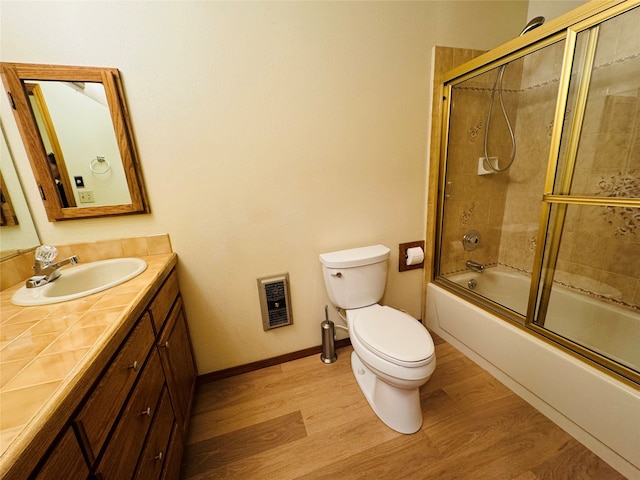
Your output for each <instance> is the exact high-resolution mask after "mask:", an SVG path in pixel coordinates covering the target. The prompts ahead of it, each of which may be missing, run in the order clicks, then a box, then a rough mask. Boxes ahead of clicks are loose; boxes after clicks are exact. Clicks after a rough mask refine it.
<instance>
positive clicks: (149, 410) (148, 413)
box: [140, 407, 151, 415]
mask: <svg viewBox="0 0 640 480" xmlns="http://www.w3.org/2000/svg"><path fill="white" fill-rule="evenodd" d="M140 415H151V407H147V409H146V410H143V411H142V412H140Z"/></svg>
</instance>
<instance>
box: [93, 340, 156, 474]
mask: <svg viewBox="0 0 640 480" xmlns="http://www.w3.org/2000/svg"><path fill="white" fill-rule="evenodd" d="M163 386H164V375H163V374H162V366H161V365H160V361H159V360H158V354H157V352H155V351H153V352H152V353H151V357H150V358H149V360H148V361H147V364H146V365H145V367H144V369H143V371H142V374H141V376H140V381H139V382H138V383H137V384H136V386H135V389H134V390H133V393H132V394H131V398H129V401H128V402H127V405H126V407H125V409H124V411H123V412H122V417H120V421H119V422H118V424H117V426H116V428H115V430H114V433H113V435H112V436H111V439H110V440H109V443H108V444H107V446H106V448H105V451H104V455H103V456H102V459H101V460H100V461H99V465H98V468H97V469H96V475H97V476H98V478H101V479H103V480H124V479H130V478H132V477H133V473H134V471H135V469H136V465H137V464H138V457H139V456H140V452H141V451H142V446H143V445H144V442H145V439H146V437H147V432H148V431H149V427H150V426H151V420H152V418H153V417H154V415H155V411H156V406H157V405H158V402H159V400H160V394H161V393H162V388H163Z"/></svg>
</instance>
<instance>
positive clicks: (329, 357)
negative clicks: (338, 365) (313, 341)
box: [320, 320, 338, 363]
mask: <svg viewBox="0 0 640 480" xmlns="http://www.w3.org/2000/svg"><path fill="white" fill-rule="evenodd" d="M320 328H321V331H322V353H321V354H320V360H322V362H323V363H333V362H335V361H336V360H337V359H338V355H337V354H336V343H335V340H336V328H335V325H334V324H333V322H332V321H331V320H325V321H324V322H322V324H321V325H320Z"/></svg>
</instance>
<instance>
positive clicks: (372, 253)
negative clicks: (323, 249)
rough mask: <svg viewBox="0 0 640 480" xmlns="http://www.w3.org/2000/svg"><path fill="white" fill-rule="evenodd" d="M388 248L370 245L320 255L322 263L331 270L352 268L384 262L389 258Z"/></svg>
mask: <svg viewBox="0 0 640 480" xmlns="http://www.w3.org/2000/svg"><path fill="white" fill-rule="evenodd" d="M390 251H391V250H389V248H388V247H385V246H384V245H370V246H368V247H358V248H351V249H349V250H340V251H338V252H329V253H321V254H320V262H322V264H323V265H324V266H325V267H329V268H350V267H360V266H362V265H371V264H373V263H379V262H384V261H385V260H386V259H387V258H389V252H390Z"/></svg>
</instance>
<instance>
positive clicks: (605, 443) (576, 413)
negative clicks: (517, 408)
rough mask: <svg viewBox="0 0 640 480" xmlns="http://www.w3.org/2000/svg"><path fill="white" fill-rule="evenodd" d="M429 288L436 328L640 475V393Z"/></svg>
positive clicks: (619, 465) (429, 315)
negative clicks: (551, 373)
mask: <svg viewBox="0 0 640 480" xmlns="http://www.w3.org/2000/svg"><path fill="white" fill-rule="evenodd" d="M427 290H428V293H427V312H426V324H427V327H428V328H429V329H431V330H433V331H434V332H435V333H436V334H438V335H440V336H441V337H442V338H443V339H445V340H446V341H447V342H449V343H450V344H451V345H452V346H454V347H455V348H457V349H458V350H460V351H461V352H463V353H464V354H465V355H467V356H468V357H469V358H470V359H471V360H473V361H474V362H475V363H477V364H478V365H480V366H481V367H482V368H483V369H485V370H487V371H488V372H489V373H490V374H491V375H492V376H494V377H495V378H496V379H498V380H499V381H500V382H501V383H503V384H504V385H506V386H507V387H508V388H509V389H511V390H512V391H513V392H514V393H516V394H517V395H518V396H520V397H521V398H523V399H524V400H525V401H527V402H528V403H529V404H531V405H532V406H534V407H535V408H536V409H537V410H539V411H540V412H541V413H543V414H544V415H545V416H546V417H548V418H549V419H550V420H551V421H553V422H554V423H555V424H557V425H558V426H559V427H560V428H562V429H563V430H565V431H566V432H567V433H569V434H570V435H571V436H573V437H574V438H576V439H577V440H578V441H580V442H581V443H582V444H583V445H585V446H586V447H587V448H589V449H590V450H591V451H592V452H594V453H595V454H596V455H598V456H599V457H600V458H602V459H603V460H604V461H606V462H607V463H608V464H609V465H611V466H612V467H613V468H615V469H616V470H618V471H619V472H620V473H621V474H623V475H625V476H626V477H628V478H630V479H640V392H638V391H637V390H635V389H633V387H631V386H629V385H626V384H624V383H622V382H619V381H617V380H615V379H614V378H612V377H609V376H607V375H605V374H603V373H601V372H599V371H598V370H596V369H595V368H593V367H591V366H589V365H587V364H585V363H584V362H581V361H579V360H577V359H576V358H574V357H572V356H571V355H568V354H567V353H565V352H563V351H562V350H560V349H558V348H555V347H553V346H551V345H549V344H547V343H546V342H544V341H542V340H540V339H538V338H537V337H535V336H533V335H532V334H529V333H527V332H523V331H522V330H521V329H519V328H517V327H515V326H513V325H511V324H510V323H508V322H506V321H503V320H501V319H499V318H497V317H495V316H493V315H491V314H489V313H487V312H485V311H484V310H482V309H480V308H478V307H475V306H473V305H471V304H469V303H467V302H464V301H462V300H461V299H459V298H458V297H456V296H455V295H453V294H451V293H449V292H447V291H445V290H444V289H442V288H440V287H439V286H437V285H434V284H429V285H428V287H427ZM443 301H444V303H443ZM439 314H440V315H439ZM447 315H449V317H451V318H443V317H446V316H447ZM497 339H500V341H498V342H496V340H497ZM529 359H535V361H530V360H529ZM545 372H553V375H550V374H549V373H545ZM569 392H570V393H571V395H569V394H568V393H569ZM585 399H586V400H585ZM594 411H597V413H598V414H594Z"/></svg>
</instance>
